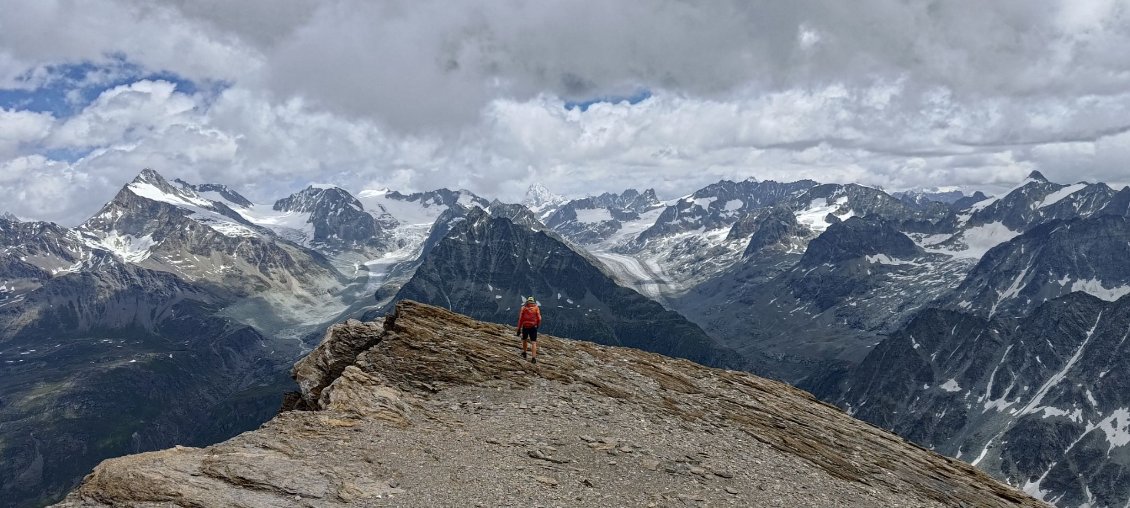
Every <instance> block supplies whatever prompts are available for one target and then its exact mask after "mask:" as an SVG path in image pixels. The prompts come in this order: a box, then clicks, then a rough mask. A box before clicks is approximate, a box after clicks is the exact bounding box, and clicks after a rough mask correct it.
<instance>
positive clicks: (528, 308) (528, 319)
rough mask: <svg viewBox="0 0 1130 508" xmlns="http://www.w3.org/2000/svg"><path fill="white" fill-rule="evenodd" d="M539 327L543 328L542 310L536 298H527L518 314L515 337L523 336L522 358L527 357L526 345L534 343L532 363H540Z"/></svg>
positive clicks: (531, 356)
mask: <svg viewBox="0 0 1130 508" xmlns="http://www.w3.org/2000/svg"><path fill="white" fill-rule="evenodd" d="M538 326H541V309H539V308H538V303H537V302H536V301H535V300H534V297H532V296H531V297H528V298H526V304H525V305H523V306H522V310H521V312H519V313H518V331H517V332H515V333H514V335H521V336H522V358H525V357H526V345H527V344H528V343H530V342H532V343H533V351H532V354H531V355H530V362H532V363H538Z"/></svg>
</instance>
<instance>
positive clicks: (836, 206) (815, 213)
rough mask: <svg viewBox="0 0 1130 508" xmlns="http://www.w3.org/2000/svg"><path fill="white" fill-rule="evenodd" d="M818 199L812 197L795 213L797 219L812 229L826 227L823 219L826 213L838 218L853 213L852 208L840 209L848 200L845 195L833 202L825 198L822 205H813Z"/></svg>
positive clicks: (826, 223) (843, 218)
mask: <svg viewBox="0 0 1130 508" xmlns="http://www.w3.org/2000/svg"><path fill="white" fill-rule="evenodd" d="M818 199H819V198H817V199H813V200H812V201H811V202H809V204H808V206H807V207H805V209H803V210H800V211H798V212H797V214H796V218H797V221H798V222H800V223H801V224H804V225H805V226H808V228H809V229H811V230H812V231H815V232H817V233H819V232H822V231H824V230H825V229H828V222H827V221H826V220H824V218H825V217H827V216H828V214H832V215H834V216H835V217H836V218H838V219H840V220H847V219H849V218H851V217H853V216H854V215H855V212H853V211H852V210H847V211H840V210H841V208H843V206H844V205H846V204H847V202H848V198H847V196H842V197H840V198H838V199H836V200H835V201H833V202H829V201H828V199H825V200H824V204H823V205H814V203H815V202H816V201H817V200H818ZM837 212H839V213H837Z"/></svg>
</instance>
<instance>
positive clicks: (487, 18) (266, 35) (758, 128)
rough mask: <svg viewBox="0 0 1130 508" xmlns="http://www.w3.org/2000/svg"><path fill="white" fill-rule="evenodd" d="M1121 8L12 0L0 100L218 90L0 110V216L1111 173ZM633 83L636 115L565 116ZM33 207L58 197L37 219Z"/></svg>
mask: <svg viewBox="0 0 1130 508" xmlns="http://www.w3.org/2000/svg"><path fill="white" fill-rule="evenodd" d="M1128 10H1130V9H1128V7H1127V6H1126V4H1125V2H1120V1H1117V0H1086V1H1072V2H1066V1H1051V0H1037V1H1034V2H1033V1H1027V0H1024V1H1021V0H1002V1H999V2H991V3H985V2H981V1H978V0H955V1H952V2H931V3H927V2H901V1H895V0H871V1H866V2H853V3H843V2H827V1H816V0H798V1H796V2H784V3H782V2H776V1H768V0H765V1H752V2H751V1H738V0H733V1H718V2H687V1H685V0H656V1H654V2H597V1H591V2H590V1H575V0H569V1H566V0H544V1H537V2H534V1H517V2H494V1H467V2H441V1H438V0H414V1H404V0H389V1H384V2H367V1H361V0H327V1H320V2H315V1H312V0H310V1H308V0H285V1H266V0H263V1H246V2H224V1H219V0H208V1H187V0H185V1H172V2H166V3H161V4H154V3H152V2H145V1H141V0H118V1H109V2H101V3H99V4H98V5H94V4H89V3H81V2H80V3H73V2H63V1H56V0H44V1H42V2H17V3H14V4H13V5H5V9H4V11H5V14H4V16H3V17H0V91H2V90H3V89H5V88H7V89H25V90H36V89H39V88H42V87H44V86H48V85H49V84H51V83H56V82H57V81H58V80H59V79H60V77H59V75H58V73H57V71H56V69H57V67H56V66H58V65H60V64H66V63H79V62H87V63H89V64H91V65H93V66H94V67H95V68H96V69H97V70H98V72H93V73H91V74H90V75H89V76H87V77H84V78H83V79H84V80H85V81H86V83H83V84H72V85H71V86H74V87H79V86H91V84H92V83H93V84H97V83H110V84H112V83H117V82H120V80H121V77H122V76H123V75H126V74H128V73H124V71H123V69H125V68H126V67H128V66H137V67H140V68H142V69H145V70H148V71H150V72H151V73H169V74H171V75H175V76H179V77H182V78H184V79H188V80H195V81H198V82H212V83H223V84H224V87H225V88H224V89H223V90H222V91H221V92H219V93H216V94H211V93H208V94H205V93H198V92H195V91H192V90H186V89H184V88H178V85H177V84H176V83H173V82H169V81H162V80H159V79H152V78H150V79H141V78H138V79H133V80H132V81H130V82H127V83H125V84H122V85H120V86H111V87H110V88H107V89H106V90H104V91H102V92H101V94H100V95H98V96H97V97H96V98H94V99H93V100H92V101H89V103H88V104H79V107H77V109H76V111H75V113H74V114H73V115H62V116H60V117H58V118H56V117H55V116H52V114H50V113H44V112H36V111H27V110H23V109H21V108H20V107H19V106H16V105H4V104H3V103H0V108H7V109H0V165H2V166H0V170H3V171H4V172H5V175H4V176H3V178H4V179H5V182H6V185H5V186H3V188H2V189H0V199H4V201H5V202H7V203H10V205H6V206H8V207H9V208H11V209H12V211H14V212H16V213H18V214H21V215H26V216H32V217H40V218H46V219H52V220H59V221H63V222H68V223H74V222H78V221H81V220H82V219H84V218H85V215H89V214H90V213H93V211H95V210H96V209H97V207H98V206H99V205H100V204H101V202H104V201H105V200H106V199H109V198H110V197H112V196H113V193H114V192H116V190H117V188H119V187H120V186H121V185H122V184H123V183H125V182H126V181H128V180H129V178H131V177H132V176H133V175H134V174H136V173H137V172H138V171H140V169H141V168H143V167H153V168H156V169H158V170H160V171H162V172H165V173H168V174H169V175H170V176H180V177H183V178H186V179H188V180H191V181H197V182H203V181H219V182H222V183H228V184H232V185H234V186H236V187H237V188H240V189H241V190H243V191H245V192H247V193H248V194H250V195H251V196H253V197H255V198H257V199H260V200H264V201H269V200H272V199H275V198H277V197H280V196H281V195H284V194H286V193H288V192H291V191H293V190H295V189H296V188H298V187H301V186H302V185H305V184H306V183H308V182H311V181H320V182H326V181H330V182H335V183H338V184H340V185H343V186H346V187H347V188H351V189H355V190H359V189H361V188H365V187H373V186H389V187H394V188H400V189H405V190H422V189H430V188H435V187H439V186H446V187H465V188H469V189H471V190H473V191H476V192H479V193H482V194H485V195H487V196H491V197H500V198H503V199H510V200H515V199H518V198H519V197H520V196H521V194H522V192H523V191H524V189H525V187H526V186H527V185H528V184H529V183H531V182H533V181H541V182H543V183H545V184H546V185H548V186H549V187H550V188H551V189H554V190H555V191H558V192H562V193H566V194H569V195H575V196H579V195H583V194H588V193H594V192H601V191H608V190H612V191H618V190H622V189H623V188H626V187H630V186H631V187H635V186H640V185H641V182H643V183H644V184H645V185H647V186H654V187H656V188H657V190H659V191H660V192H661V193H662V194H664V195H667V196H677V195H681V194H685V193H689V192H691V191H693V190H694V189H695V188H697V187H700V186H702V185H706V184H708V183H711V182H713V181H716V180H718V179H721V178H730V179H743V178H746V177H749V176H755V177H757V178H762V179H769V178H772V179H777V180H794V179H798V178H812V179H816V180H820V181H839V182H848V181H852V182H860V183H864V184H871V185H882V186H884V187H886V188H888V189H892V190H897V189H901V188H909V187H919V186H926V187H930V186H943V185H962V186H967V187H970V188H978V189H983V190H989V191H999V190H1001V189H1004V188H1007V187H1008V186H1009V185H1011V184H1012V183H1014V182H1016V181H1019V180H1020V179H1022V178H1023V177H1024V175H1025V174H1026V173H1027V172H1029V171H1031V170H1032V169H1040V170H1041V171H1043V172H1044V173H1045V174H1046V175H1047V176H1049V177H1050V178H1052V179H1056V180H1060V181H1076V180H1080V179H1088V180H1092V181H1095V180H1104V181H1114V182H1119V181H1121V180H1125V179H1126V178H1125V177H1124V176H1122V175H1124V174H1125V168H1124V167H1123V165H1122V164H1121V161H1122V160H1125V159H1126V156H1127V155H1130V148H1128V145H1130V142H1128V141H1127V140H1128V139H1130V138H1128V134H1127V133H1128V132H1130V120H1127V119H1130V92H1127V90H1130V60H1128V59H1127V58H1126V57H1125V56H1124V53H1125V51H1124V48H1125V47H1128V46H1130V12H1128ZM122 62H128V64H129V65H128V66H123V65H122ZM107 86H108V85H107ZM639 90H649V91H650V92H651V94H652V97H650V98H648V99H646V100H644V101H642V102H640V103H638V104H635V105H629V104H627V103H620V104H610V103H597V104H595V105H593V106H592V107H590V108H588V109H587V110H585V111H581V110H579V109H571V110H570V109H566V108H565V102H566V101H569V100H585V99H591V98H593V97H601V96H617V95H628V94H632V93H635V92H637V91H639ZM75 97H76V98H75V99H74V100H76V101H77V100H80V99H81V98H82V97H81V95H78V94H75ZM59 154H63V155H59ZM75 184H81V185H82V187H81V190H78V189H79V187H68V185H75ZM33 188H34V189H40V190H39V191H35V192H32V191H31V190H30V189H33ZM53 192H55V193H60V194H63V195H66V196H68V197H69V198H73V199H69V201H68V202H67V203H66V204H60V203H39V202H37V200H38V199H40V198H41V197H42V196H44V195H46V194H49V193H53ZM57 200H58V199H56V201H57Z"/></svg>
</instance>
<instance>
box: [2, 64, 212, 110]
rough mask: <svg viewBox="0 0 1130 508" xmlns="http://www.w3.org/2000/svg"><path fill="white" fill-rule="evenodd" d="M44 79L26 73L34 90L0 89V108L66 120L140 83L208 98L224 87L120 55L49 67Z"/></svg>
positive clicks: (35, 74)
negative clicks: (168, 86)
mask: <svg viewBox="0 0 1130 508" xmlns="http://www.w3.org/2000/svg"><path fill="white" fill-rule="evenodd" d="M43 70H44V71H46V72H45V73H46V78H45V79H44V78H40V77H39V76H38V75H37V74H40V73H32V72H31V71H29V72H28V73H27V74H26V75H25V81H29V82H30V81H32V80H40V79H42V80H43V81H42V83H39V86H38V87H37V88H34V89H0V108H4V109H16V110H27V111H34V112H37V113H51V114H52V115H54V116H55V117H56V118H66V117H69V116H73V115H75V114H77V113H78V112H80V111H82V109H83V108H85V107H86V106H88V105H89V104H90V103H91V102H93V101H94V99H97V98H98V95H99V94H101V93H102V92H104V91H106V90H108V89H111V88H114V87H116V86H121V85H125V84H129V83H133V82H136V81H141V80H146V79H148V80H163V81H168V82H170V83H173V84H174V85H175V86H176V90H177V91H178V92H180V93H184V94H189V95H191V94H195V93H197V92H200V91H203V92H206V93H208V94H209V95H211V94H215V93H218V91H219V90H222V89H223V88H226V86H227V85H225V84H223V83H208V84H205V86H204V87H203V88H204V89H203V90H202V87H201V86H200V85H198V84H197V83H195V82H193V81H191V80H188V79H185V78H183V77H181V76H178V75H176V74H173V73H171V72H164V71H161V72H151V71H148V70H146V69H144V68H142V67H141V66H139V65H137V64H135V63H132V62H130V61H128V60H127V59H126V58H125V56H124V55H110V56H108V57H107V59H106V60H105V61H102V62H98V63H94V62H82V63H77V64H59V65H50V66H47V67H45V68H44V69H43Z"/></svg>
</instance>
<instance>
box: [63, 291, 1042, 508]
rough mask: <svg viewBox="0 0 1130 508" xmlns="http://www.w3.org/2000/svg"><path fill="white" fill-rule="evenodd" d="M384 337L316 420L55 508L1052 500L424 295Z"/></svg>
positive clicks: (295, 421)
mask: <svg viewBox="0 0 1130 508" xmlns="http://www.w3.org/2000/svg"><path fill="white" fill-rule="evenodd" d="M377 329H378V328H375V327H374V326H373V325H368V324H362V323H358V322H352V323H346V324H344V325H340V326H339V327H337V328H335V329H334V330H331V333H329V334H327V338H326V340H325V341H324V343H323V344H322V347H320V351H319V352H316V353H315V355H317V356H318V357H319V358H320V360H317V361H316V362H315V363H316V364H317V365H320V366H327V365H339V364H341V363H344V362H345V361H349V362H350V364H349V365H347V366H346V367H345V368H343V369H341V372H340V374H339V375H337V377H336V378H335V379H334V380H333V381H332V382H331V383H330V384H329V385H328V386H322V385H323V384H324V381H325V379H326V374H327V373H328V372H330V371H336V368H333V369H327V368H325V367H315V366H314V365H313V364H309V365H305V366H303V365H302V364H304V363H306V361H304V362H302V363H300V366H299V367H298V368H296V370H295V372H296V374H297V375H298V376H299V379H300V382H301V381H304V380H306V379H305V376H306V375H307V373H309V374H310V375H312V376H313V378H311V380H310V382H308V383H304V384H303V386H304V390H305V391H304V393H303V397H304V399H306V400H313V399H315V398H316V399H317V400H319V405H318V408H319V409H320V410H319V411H290V412H286V413H283V414H280V415H279V416H277V417H276V418H275V419H274V420H272V421H271V422H269V423H267V424H266V425H265V426H263V427H262V428H261V429H259V430H256V431H253V432H248V433H245V434H243V435H241V436H239V437H237V438H235V439H232V440H230V441H227V442H224V443H221V444H218V445H215V446H211V447H208V448H204V449H198V448H185V447H177V448H174V449H170V450H165V451H160V452H152V453H146V454H141V455H134V456H128V457H123V458H119V459H112V460H109V461H106V462H104V463H103V464H102V465H100V466H98V468H96V469H95V471H94V472H93V473H92V474H90V475H89V476H87V478H86V480H85V481H84V482H83V484H82V485H81V486H80V487H79V488H78V489H77V490H76V491H74V492H73V493H71V495H70V496H68V498H67V499H66V500H65V501H64V502H63V503H61V504H60V505H58V506H64V507H80V506H81V507H96V506H164V505H178V506H343V505H348V504H353V505H359V506H472V505H479V506H498V505H502V504H512V505H513V504H517V505H523V506H525V505H535V504H537V505H543V504H544V505H569V506H610V505H629V506H660V505H662V506H669V505H675V504H679V505H682V504H686V503H690V504H696V505H697V504H701V503H705V504H727V505H730V504H734V505H742V506H749V505H785V506H831V505H850V506H943V505H949V506H958V505H963V506H1014V505H1016V506H1038V505H1039V503H1038V502H1037V501H1035V500H1033V499H1031V498H1029V497H1027V496H1025V495H1024V494H1022V493H1020V492H1018V491H1016V490H1013V489H1011V488H1009V487H1006V486H1004V485H1002V484H1000V483H997V482H996V481H995V480H993V479H991V478H989V477H988V476H986V475H985V474H984V473H981V472H979V471H977V470H976V469H974V468H972V467H970V466H968V465H966V464H964V463H961V462H958V461H955V460H952V459H947V458H945V457H942V456H940V455H937V454H935V453H933V452H930V451H927V450H924V449H922V448H918V447H915V446H912V445H910V444H908V443H906V442H905V441H903V440H902V439H900V438H898V437H896V436H894V435H892V434H890V433H887V432H885V431H882V430H879V429H876V428H874V427H871V426H869V425H867V424H864V423H862V422H860V421H857V420H854V419H852V418H850V417H849V416H847V415H845V414H844V413H843V412H841V411H839V410H838V409H836V408H834V407H832V406H828V405H825V404H822V403H820V402H818V401H816V400H815V399H814V398H812V397H811V396H810V395H808V394H807V393H804V392H802V391H799V390H797V389H795V388H792V387H789V386H787V385H784V384H781V383H777V382H773V381H768V380H765V379H761V378H758V377H755V376H752V375H749V374H744V373H739V372H734V371H725V370H717V369H710V368H706V367H702V366H699V365H696V364H693V363H691V362H688V361H685V360H678V359H671V358H666V357H662V356H659V355H655V354H650V353H645V352H641V351H638V350H633V349H624V348H613V347H605V346H599V345H596V344H593V343H588V342H577V341H572V340H566V339H559V338H556V337H548V336H546V337H544V338H543V339H542V340H541V341H540V342H541V353H540V359H541V361H540V362H539V363H537V364H531V363H529V362H527V361H525V360H523V359H522V358H521V357H520V356H519V355H518V352H517V350H516V348H515V347H514V346H515V341H514V339H513V337H512V336H511V335H510V334H511V329H510V328H509V327H506V326H501V325H494V324H488V323H483V322H478V321H474V320H472V319H470V318H467V317H465V316H461V315H457V314H453V313H451V312H448V311H446V310H443V309H440V308H436V307H431V306H427V305H423V304H419V303H415V302H409V301H403V302H401V303H400V304H398V306H397V307H396V311H395V313H394V314H392V315H390V316H389V317H388V318H386V319H385V321H384V324H383V327H381V328H380V329H382V330H383V331H381V332H380V335H379V337H378V340H377V341H376V343H375V344H372V345H369V343H370V342H371V340H370V339H371V336H372V334H373V333H374V331H375V330H377ZM355 353H356V354H355ZM350 358H352V360H350ZM307 367H309V368H307ZM318 386H322V389H321V390H322V391H321V392H320V394H319V395H318V396H317V397H314V392H313V391H312V389H313V388H312V387H318Z"/></svg>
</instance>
